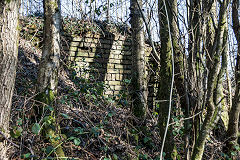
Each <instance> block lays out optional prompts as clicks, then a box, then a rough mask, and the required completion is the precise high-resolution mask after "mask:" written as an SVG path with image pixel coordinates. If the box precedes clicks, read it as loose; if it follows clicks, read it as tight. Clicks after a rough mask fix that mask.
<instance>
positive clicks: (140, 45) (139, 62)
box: [130, 0, 148, 120]
mask: <svg viewBox="0 0 240 160" xmlns="http://www.w3.org/2000/svg"><path fill="white" fill-rule="evenodd" d="M138 5H139V6H140V8H139V7H138ZM141 8H142V0H131V7H130V10H131V27H132V81H131V83H132V85H131V86H132V100H133V113H134V115H135V116H136V117H138V118H141V119H142V120H144V119H145V116H146V109H147V95H148V92H147V81H146V71H145V66H146V64H145V63H146V62H145V50H144V47H145V40H144V31H143V29H144V27H143V19H142V15H141V11H140V9H141Z"/></svg>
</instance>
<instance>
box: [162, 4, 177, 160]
mask: <svg viewBox="0 0 240 160" xmlns="http://www.w3.org/2000/svg"><path fill="white" fill-rule="evenodd" d="M163 4H164V8H165V11H166V17H167V23H168V34H169V40H170V42H171V50H172V82H171V89H170V97H169V108H168V119H167V124H166V129H165V133H164V136H163V142H162V147H161V152H160V160H162V159H163V157H162V155H163V149H164V143H165V140H166V136H167V131H168V127H169V121H170V116H171V109H172V93H173V83H174V67H175V66H174V54H173V42H172V36H171V30H170V22H169V17H168V12H167V6H166V2H165V0H163Z"/></svg>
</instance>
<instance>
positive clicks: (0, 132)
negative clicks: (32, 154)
mask: <svg viewBox="0 0 240 160" xmlns="http://www.w3.org/2000/svg"><path fill="white" fill-rule="evenodd" d="M0 134H1V135H2V137H3V138H4V139H5V140H7V141H8V142H9V143H11V144H12V145H14V146H15V147H17V148H20V146H19V145H17V144H15V143H13V142H12V141H11V140H10V139H9V138H7V137H6V136H5V135H4V133H3V132H2V131H0Z"/></svg>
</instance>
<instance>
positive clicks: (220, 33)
mask: <svg viewBox="0 0 240 160" xmlns="http://www.w3.org/2000/svg"><path fill="white" fill-rule="evenodd" d="M228 4H229V0H224V1H223V2H222V3H221V4H220V11H219V21H218V29H217V33H216V34H215V38H214V44H213V47H212V50H211V52H212V57H211V59H212V62H211V63H212V64H211V65H210V67H209V75H208V83H207V99H206V106H205V107H206V108H207V114H206V116H205V119H204V122H203V125H202V128H201V130H200V132H199V136H198V138H197V143H196V145H195V146H194V150H193V155H192V159H193V160H201V159H202V156H203V152H204V147H205V142H206V140H207V137H208V136H209V133H210V131H211V130H212V129H213V127H214V126H215V124H216V121H217V119H218V116H219V108H218V106H217V107H216V104H215V102H216V101H215V100H216V99H215V97H214V91H215V90H216V87H218V85H217V84H218V83H219V76H220V75H221V71H220V69H221V66H220V65H221V61H220V59H221V56H222V51H223V49H224V47H225V46H226V44H225V43H226V40H225V39H224V36H226V35H227V34H226V27H227V7H228ZM222 58H224V57H222ZM220 77H221V76H220Z"/></svg>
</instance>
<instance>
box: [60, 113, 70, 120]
mask: <svg viewBox="0 0 240 160" xmlns="http://www.w3.org/2000/svg"><path fill="white" fill-rule="evenodd" d="M61 115H62V116H63V117H64V118H66V119H69V116H68V115H67V114H64V113H61Z"/></svg>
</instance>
